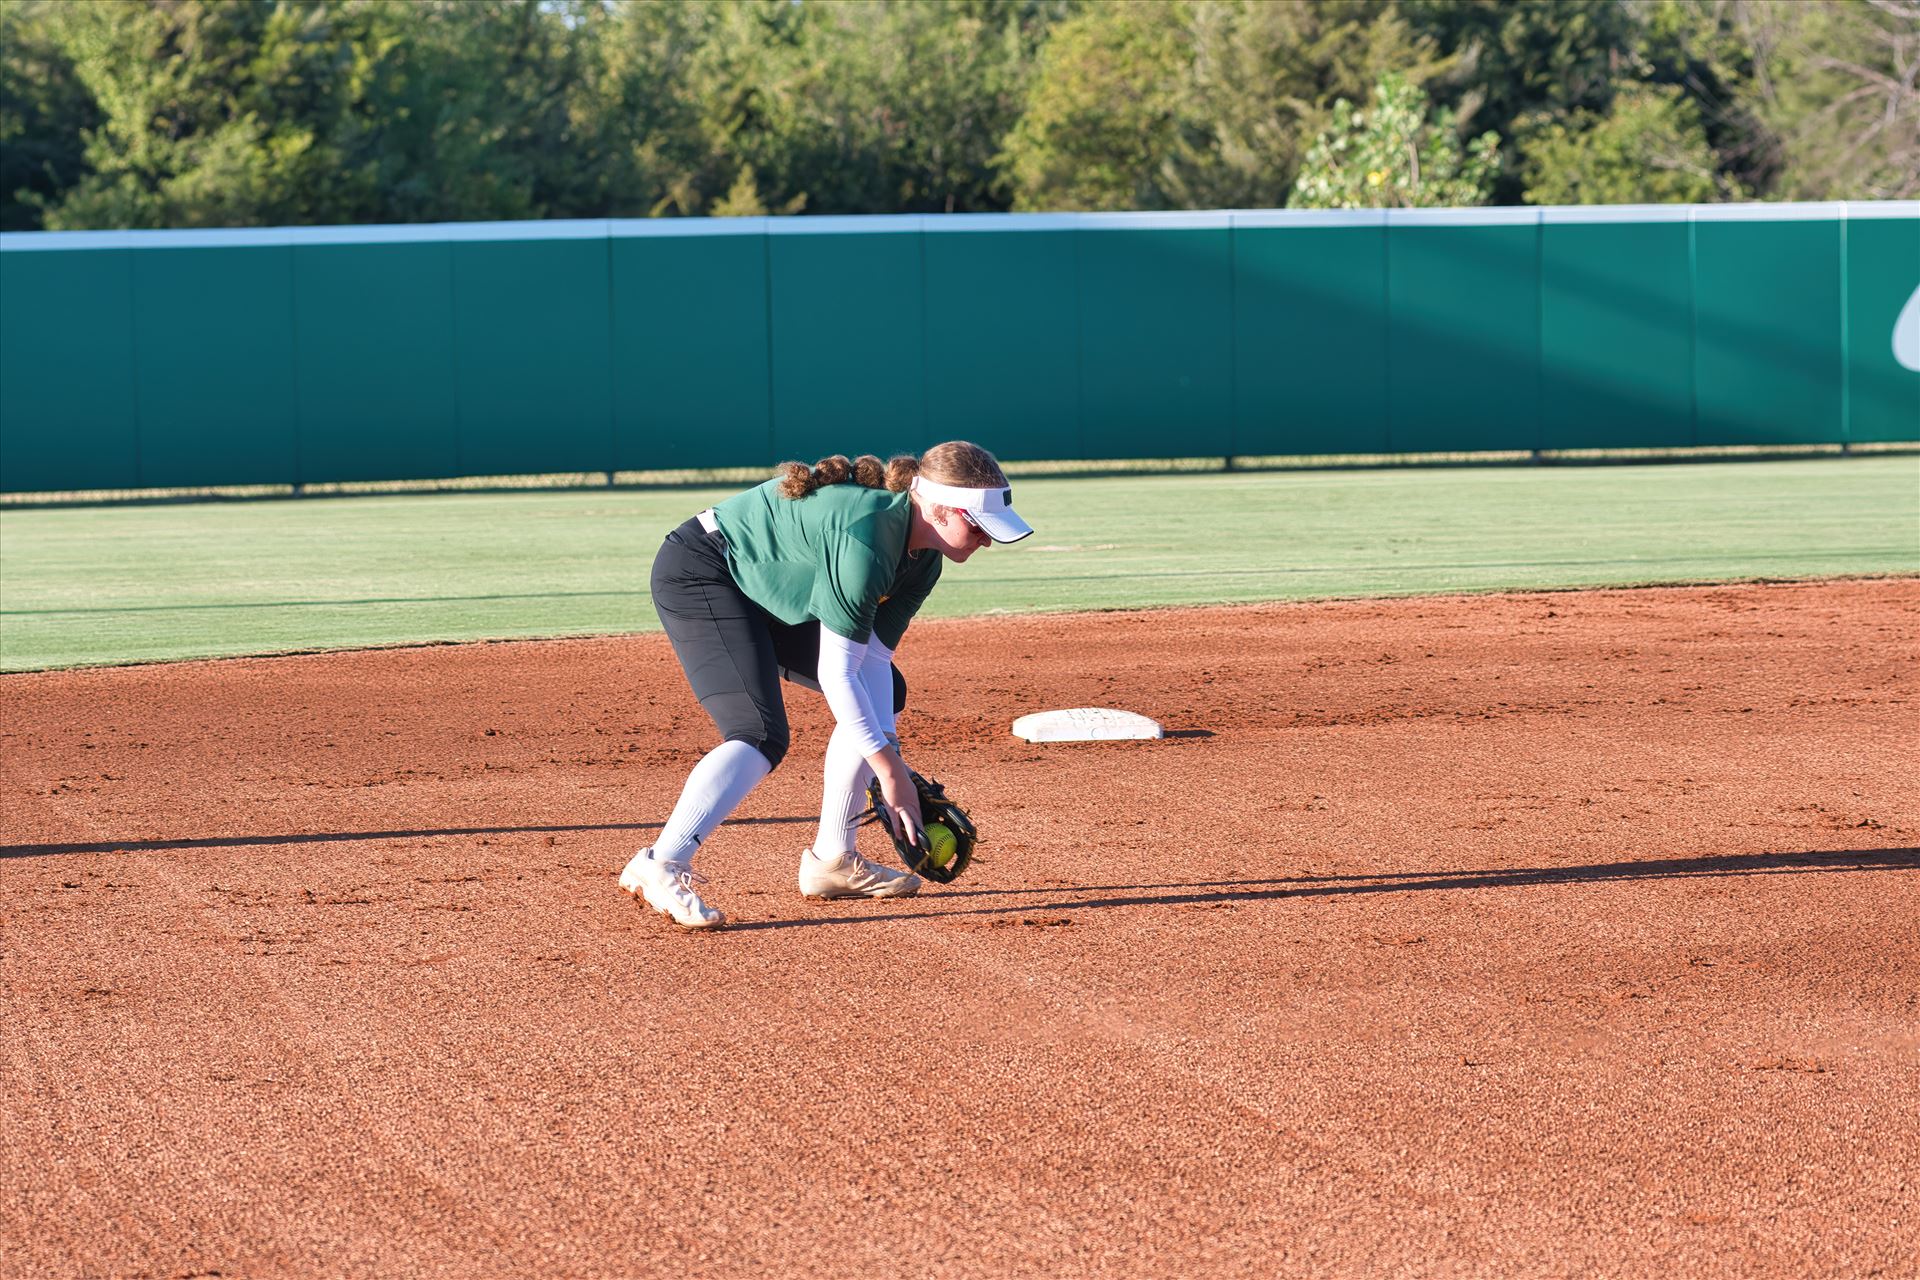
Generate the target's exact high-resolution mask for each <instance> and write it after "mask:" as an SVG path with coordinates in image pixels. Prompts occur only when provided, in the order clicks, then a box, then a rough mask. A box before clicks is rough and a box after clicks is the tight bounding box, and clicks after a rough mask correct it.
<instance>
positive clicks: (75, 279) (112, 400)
mask: <svg viewBox="0 0 1920 1280" xmlns="http://www.w3.org/2000/svg"><path fill="white" fill-rule="evenodd" d="M133 256H134V255H133V252H132V251H131V250H127V249H106V250H97V251H92V252H88V251H85V250H64V251H57V252H52V253H0V490H3V491H6V492H10V493H14V492H21V491H33V490H60V489H132V488H137V487H138V486H139V483H140V439H139V431H138V426H137V419H136V416H135V405H134V390H133V378H132V377H131V376H130V375H131V372H132V370H133V367H134V359H133Z"/></svg>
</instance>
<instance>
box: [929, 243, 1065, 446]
mask: <svg viewBox="0 0 1920 1280" xmlns="http://www.w3.org/2000/svg"><path fill="white" fill-rule="evenodd" d="M1000 225H1002V223H1001V220H1000V219H999V218H996V217H995V216H994V215H992V214H973V215H958V216H956V217H953V218H929V219H927V231H926V234H925V237H924V241H923V245H924V253H925V258H926V282H927V286H926V287H927V303H926V325H927V375H926V376H927V395H926V400H927V410H926V412H927V426H926V439H927V440H928V441H940V440H972V441H974V442H975V443H977V444H980V445H984V446H985V447H986V448H988V449H990V450H992V451H993V452H994V454H995V455H997V456H998V457H1001V458H1005V459H1014V458H1083V457H1087V456H1089V455H1088V454H1087V453H1086V442H1085V439H1084V437H1083V436H1082V435H1081V431H1080V336H1079V331H1078V327H1077V326H1078V320H1079V317H1078V314H1077V309H1076V301H1077V299H1078V296H1079V254H1078V252H1077V242H1076V239H1075V236H1074V234H1073V228H1074V226H1075V219H1073V218H1070V217H1064V218H1056V219H1046V218H1038V219H1032V220H1028V221H1025V222H1023V223H1022V224H1021V225H1022V226H1023V227H1024V228H1025V229H1023V230H1019V231H1006V230H995V229H994V228H996V227H998V226H1000ZM1015 299H1017V300H1018V301H1017V302H1014V301H1012V300H1015Z"/></svg>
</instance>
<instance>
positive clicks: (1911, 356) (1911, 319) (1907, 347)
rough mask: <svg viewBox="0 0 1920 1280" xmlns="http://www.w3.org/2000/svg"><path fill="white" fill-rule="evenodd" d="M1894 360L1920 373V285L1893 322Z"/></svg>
mask: <svg viewBox="0 0 1920 1280" xmlns="http://www.w3.org/2000/svg"><path fill="white" fill-rule="evenodd" d="M1893 358H1894V359H1895V360H1898V361H1899V362H1900V363H1901V364H1903V365H1905V366H1906V367H1907V368H1909V369H1911V370H1913V371H1914V372H1915V373H1920V285H1915V286H1914V290H1913V296H1912V297H1911V298H1908V299H1907V305H1906V306H1904V307H1902V308H1900V318H1899V319H1898V320H1895V321H1894V322H1893Z"/></svg>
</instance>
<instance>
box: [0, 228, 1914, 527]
mask: <svg viewBox="0 0 1920 1280" xmlns="http://www.w3.org/2000/svg"><path fill="white" fill-rule="evenodd" d="M954 436H962V437H966V438H970V439H975V440H978V441H980V442H982V443H984V444H986V445H987V446H988V447H989V448H991V449H993V450H995V451H996V452H997V453H999V454H1000V456H1002V457H1003V458H1006V459H1009V460H1027V459H1077V458H1099V459H1124V458H1165V457H1233V456H1236V455H1238V456H1276V455H1302V454H1312V455H1339V454H1369V455H1373V454H1406V453H1424V452H1445V453H1460V452H1475V451H1482V450H1514V449H1520V450H1561V449H1596V448H1597V449H1605V448H1688V447H1694V446H1707V445H1738V446H1770V445H1834V444H1840V445H1849V444H1855V443H1869V442H1904V441H1915V440H1920V202H1913V201H1904V202H1873V203H1845V204H1837V203H1836V204H1754V205H1702V206H1620V207H1591V208H1548V209H1532V208H1494V209H1457V210H1394V211H1351V212H1348V211H1340V212H1320V211H1286V210H1280V211H1265V212H1212V213H1174V214H1146V213H1142V214H1030V215H1023V214H1006V215H996V214H981V215H946V216H939V215H929V216H899V217H892V216H889V217H866V218H845V217H817V218H805V217H800V218H740V219H635V220H612V221H608V220H598V221H576V222H533V223H524V222H523V223H484V224H447V225H432V226H390V227H314V228H295V229H272V230H240V231H129V232H34V233H20V234H7V235H0V490H4V491H6V492H12V493H23V492H45V491H72V490H111V489H151V488H171V487H202V486H218V485H259V484H267V485H285V484H293V485H302V484H323V483H342V482H353V481H373V480H425V479H442V478H450V477H456V476H495V475H526V474H544V473H561V472H600V471H604V472H609V473H611V472H626V471H662V470H682V469H700V468H717V467H734V466H759V465H765V464H767V463H770V462H773V461H776V460H779V459H782V458H788V457H799V458H808V459H811V458H813V457H815V456H818V455H820V454H823V453H831V452H838V451H843V450H858V449H868V450H873V451H876V452H886V451H888V450H891V449H905V448H913V447H917V446H920V445H923V444H924V443H925V442H927V441H929V440H935V439H942V438H947V437H954Z"/></svg>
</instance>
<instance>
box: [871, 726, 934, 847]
mask: <svg viewBox="0 0 1920 1280" xmlns="http://www.w3.org/2000/svg"><path fill="white" fill-rule="evenodd" d="M867 763H868V764H870V765H872V766H873V776H874V777H875V778H876V779H877V780H878V781H879V783H880V795H881V798H882V799H884V800H885V801H886V805H887V811H886V812H885V813H884V814H882V815H881V817H883V818H885V819H886V822H887V826H888V827H889V828H891V829H893V830H895V831H899V832H902V833H903V834H904V835H905V837H906V841H907V843H908V844H912V845H924V844H925V843H926V835H925V834H924V831H923V825H922V823H921V819H920V792H919V791H918V790H917V789H916V788H915V787H914V785H913V775H912V774H911V773H909V772H907V764H906V761H904V760H902V759H901V758H900V753H899V751H897V750H896V749H894V748H893V747H884V748H882V749H881V750H879V751H876V752H874V753H873V754H872V755H871V756H868V757H867Z"/></svg>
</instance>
